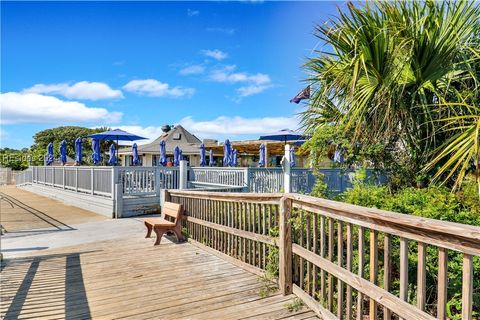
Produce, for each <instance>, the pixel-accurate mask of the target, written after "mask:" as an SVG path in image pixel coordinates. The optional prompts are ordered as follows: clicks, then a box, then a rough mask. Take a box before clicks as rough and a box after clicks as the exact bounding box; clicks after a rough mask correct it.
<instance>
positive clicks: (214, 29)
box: [205, 28, 237, 36]
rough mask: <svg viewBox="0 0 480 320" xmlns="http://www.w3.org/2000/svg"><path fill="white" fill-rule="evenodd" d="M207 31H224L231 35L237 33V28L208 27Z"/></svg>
mask: <svg viewBox="0 0 480 320" xmlns="http://www.w3.org/2000/svg"><path fill="white" fill-rule="evenodd" d="M205 30H207V32H218V33H223V34H226V35H229V36H232V35H234V34H235V31H237V30H236V29H233V28H207V29H205Z"/></svg>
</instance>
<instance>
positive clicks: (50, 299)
mask: <svg viewBox="0 0 480 320" xmlns="http://www.w3.org/2000/svg"><path fill="white" fill-rule="evenodd" d="M142 236H143V235H138V237H135V238H132V237H130V236H129V237H128V238H124V239H115V240H109V241H102V242H95V243H87V244H82V245H79V246H74V247H64V248H61V249H51V250H46V251H43V252H42V254H41V255H38V254H37V255H31V256H27V257H22V258H12V259H7V260H6V261H4V262H3V265H2V277H1V283H0V284H1V289H2V290H1V296H0V298H1V306H0V315H1V318H2V319H123V318H124V319H127V318H130V319H248V318H250V319H314V318H316V316H315V314H314V313H313V312H312V311H310V310H308V309H307V308H306V307H302V308H301V309H300V310H298V311H296V312H290V311H288V310H287V308H286V307H285V305H286V304H287V303H289V302H291V301H292V300H293V299H294V298H295V297H294V296H292V295H291V296H287V297H284V296H282V295H280V294H278V293H275V294H272V295H270V296H269V297H267V298H261V297H260V295H259V290H260V288H261V287H262V284H261V283H260V281H259V279H258V277H257V276H255V275H253V274H251V273H249V272H246V271H244V270H243V269H240V268H239V267H236V266H234V265H232V264H230V263H228V262H226V261H224V260H222V259H220V258H218V257H216V256H214V255H212V254H210V253H207V252H205V251H203V250H202V249H199V248H197V247H195V246H193V245H192V244H189V243H183V244H174V243H172V242H170V241H167V240H165V239H164V240H163V241H162V244H161V245H160V246H157V247H154V246H152V241H153V240H152V239H144V238H143V237H142Z"/></svg>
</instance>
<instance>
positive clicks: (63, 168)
mask: <svg viewBox="0 0 480 320" xmlns="http://www.w3.org/2000/svg"><path fill="white" fill-rule="evenodd" d="M62 170H63V172H62V175H63V179H62V180H63V189H65V167H62Z"/></svg>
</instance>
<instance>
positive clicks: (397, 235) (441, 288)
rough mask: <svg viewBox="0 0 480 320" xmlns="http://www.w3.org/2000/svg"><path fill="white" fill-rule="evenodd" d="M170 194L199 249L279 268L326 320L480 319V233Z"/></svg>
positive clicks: (316, 207)
mask: <svg viewBox="0 0 480 320" xmlns="http://www.w3.org/2000/svg"><path fill="white" fill-rule="evenodd" d="M168 194H169V197H170V199H171V201H173V202H177V203H181V204H183V205H184V207H185V210H186V211H185V212H186V218H185V221H184V228H185V231H186V232H187V233H189V235H190V237H191V239H192V240H193V242H194V243H196V244H197V245H199V243H201V245H202V246H203V247H206V248H207V249H208V250H213V251H215V252H217V253H218V254H219V255H221V256H222V257H224V258H225V259H227V260H230V261H232V262H234V263H236V264H239V265H241V266H244V267H246V268H247V269H249V270H250V271H253V272H255V273H257V274H263V273H264V272H265V270H266V269H271V264H272V263H273V264H277V265H278V278H279V286H280V289H281V290H282V292H283V293H285V294H288V293H290V292H293V293H295V294H296V295H297V296H299V297H300V298H301V299H302V300H303V301H304V302H305V303H306V304H308V305H309V306H310V307H311V308H312V309H313V310H315V311H316V312H317V313H318V314H319V315H321V316H322V317H323V318H325V319H344V318H345V319H363V318H364V317H365V316H368V317H369V318H370V319H378V318H382V319H397V318H400V319H435V318H438V319H446V318H447V317H454V318H461V319H467V320H468V319H472V318H473V316H474V315H478V313H479V312H480V305H478V303H477V304H474V301H478V300H479V298H480V296H479V295H480V293H479V292H478V290H477V289H478V285H479V284H480V280H479V279H480V228H479V227H474V226H468V225H463V224H458V223H451V222H445V221H439V220H434V219H427V218H422V217H416V216H411V215H405V214H399V213H394V212H388V211H382V210H377V209H370V208H364V207H359V206H355V205H350V204H345V203H340V202H335V201H329V200H325V199H319V198H314V197H310V196H304V195H299V194H286V195H283V194H275V193H273V194H245V193H216V192H199V191H188V190H185V191H184V190H170V191H169V192H168ZM275 250H277V252H275ZM276 257H278V260H276V259H277V258H276ZM276 261H278V262H276ZM427 262H428V264H427ZM269 264H270V266H269ZM456 266H459V268H458V267H456ZM449 279H450V282H451V283H449ZM453 279H462V281H461V282H458V281H457V282H456V283H453ZM474 281H475V284H476V285H475V287H474ZM474 288H475V290H476V291H474ZM456 297H458V299H460V300H461V301H460V300H458V301H460V303H457V304H455V303H454V304H452V300H451V299H455V298H456ZM474 297H475V298H474ZM474 299H475V300H474Z"/></svg>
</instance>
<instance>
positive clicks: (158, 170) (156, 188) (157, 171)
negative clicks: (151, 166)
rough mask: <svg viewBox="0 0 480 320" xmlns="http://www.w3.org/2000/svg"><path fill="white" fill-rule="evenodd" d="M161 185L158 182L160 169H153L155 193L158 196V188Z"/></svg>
mask: <svg viewBox="0 0 480 320" xmlns="http://www.w3.org/2000/svg"><path fill="white" fill-rule="evenodd" d="M161 186H162V184H161V181H160V168H159V167H155V193H156V194H157V195H158V196H160V188H161Z"/></svg>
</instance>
